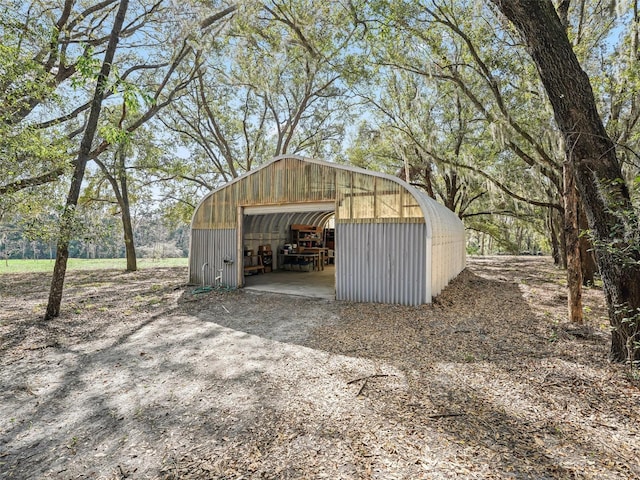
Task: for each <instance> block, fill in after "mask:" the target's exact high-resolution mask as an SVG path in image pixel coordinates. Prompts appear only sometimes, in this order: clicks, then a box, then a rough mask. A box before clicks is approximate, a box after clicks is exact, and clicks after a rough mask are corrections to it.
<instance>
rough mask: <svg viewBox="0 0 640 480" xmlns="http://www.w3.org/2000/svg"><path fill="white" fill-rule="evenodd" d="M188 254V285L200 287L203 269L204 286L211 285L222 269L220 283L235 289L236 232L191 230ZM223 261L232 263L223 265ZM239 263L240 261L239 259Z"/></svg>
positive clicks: (228, 230)
mask: <svg viewBox="0 0 640 480" xmlns="http://www.w3.org/2000/svg"><path fill="white" fill-rule="evenodd" d="M189 252H190V254H189V283H193V284H197V285H202V283H203V278H202V274H203V269H202V266H203V265H204V264H205V263H206V264H208V265H207V266H205V267H204V284H205V285H213V283H214V279H215V277H216V275H217V274H218V270H220V269H222V283H224V284H226V285H229V286H232V287H237V286H238V275H237V273H236V271H237V268H236V267H237V265H236V262H237V261H238V259H237V258H236V252H237V230H236V229H235V228H233V229H231V228H229V229H224V230H192V231H191V249H190V251H189ZM224 259H229V260H232V261H233V263H227V264H225V263H224ZM239 261H242V259H240V260H239Z"/></svg>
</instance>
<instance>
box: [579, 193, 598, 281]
mask: <svg viewBox="0 0 640 480" xmlns="http://www.w3.org/2000/svg"><path fill="white" fill-rule="evenodd" d="M579 207H580V208H579V209H578V227H579V228H580V261H581V262H582V285H583V286H585V287H589V286H592V285H594V282H595V276H596V272H597V271H598V265H597V264H596V258H595V256H594V255H593V245H592V244H591V241H589V236H588V235H587V234H586V233H585V230H588V229H589V225H588V223H587V214H586V213H585V211H584V206H583V205H582V203H581V204H580V206H579Z"/></svg>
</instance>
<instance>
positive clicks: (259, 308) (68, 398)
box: [0, 257, 640, 479]
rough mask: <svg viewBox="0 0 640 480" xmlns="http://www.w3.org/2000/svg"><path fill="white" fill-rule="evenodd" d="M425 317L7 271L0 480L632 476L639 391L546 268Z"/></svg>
mask: <svg viewBox="0 0 640 480" xmlns="http://www.w3.org/2000/svg"><path fill="white" fill-rule="evenodd" d="M469 263H470V265H469V268H468V269H467V270H466V271H465V272H463V273H462V274H461V275H460V277H459V278H458V279H457V280H456V281H455V282H454V283H453V284H452V285H451V286H450V287H448V288H447V290H446V291H445V292H444V293H443V294H442V295H441V296H440V297H438V299H437V302H436V303H435V304H434V305H430V306H421V307H401V306H393V305H372V304H353V303H345V302H334V301H327V300H318V299H311V298H301V297H294V296H286V295H274V294H260V293H255V292H248V291H244V292H243V291H239V292H230V293H215V292H210V293H204V294H193V293H192V292H193V289H192V288H191V287H187V286H185V285H184V284H183V281H184V278H185V275H186V272H185V270H184V269H180V268H173V269H171V268H170V269H147V270H142V271H139V272H136V273H134V274H125V273H122V272H119V271H94V272H73V273H71V274H70V275H69V277H68V280H67V283H66V294H65V299H64V305H63V315H62V316H61V317H60V318H59V319H56V320H54V321H52V322H48V323H44V322H42V321H40V320H39V318H40V317H41V316H42V313H43V311H44V306H45V302H46V296H47V292H48V288H47V283H48V281H49V278H48V276H46V275H42V274H37V275H1V276H0V302H1V304H2V310H1V311H0V334H1V335H2V344H1V346H0V355H1V357H0V366H1V372H0V385H1V389H0V478H17V479H38V478H43V479H44V478H47V479H49V478H53V479H77V478H87V479H96V478H99V479H123V478H130V479H151V478H162V479H174V478H175V479H177V478H183V479H192V478H197V479H241V478H242V479H293V478H296V479H298V478H300V479H303V478H304V479H307V478H309V479H315V478H329V479H367V478H376V479H450V478H465V479H466V478H482V479H487V478H499V479H525V478H531V479H541V478H554V479H555V478H558V479H567V478H589V479H632V478H640V468H639V467H638V466H637V458H639V457H640V390H639V389H638V383H637V382H635V383H634V381H633V379H631V378H630V377H629V375H628V374H627V373H626V372H625V370H624V368H623V367H620V366H614V365H610V364H609V363H608V362H607V358H606V357H607V349H608V339H609V335H608V329H607V323H606V319H605V318H604V310H603V299H602V295H601V292H600V291H598V290H597V289H592V290H588V291H587V292H586V304H587V306H586V309H585V310H586V312H587V318H588V320H589V326H588V328H577V327H573V326H571V325H567V324H565V322H564V313H565V308H566V307H565V305H566V295H565V294H564V289H563V288H562V284H563V283H564V282H563V274H562V272H559V271H557V270H555V269H554V268H553V266H552V265H551V264H550V261H549V259H547V258H538V257H491V258H477V259H471V260H470V262H469Z"/></svg>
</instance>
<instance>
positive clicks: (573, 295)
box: [563, 161, 583, 323]
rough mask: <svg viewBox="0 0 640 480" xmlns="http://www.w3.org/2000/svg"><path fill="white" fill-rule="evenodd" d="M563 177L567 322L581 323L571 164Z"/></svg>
mask: <svg viewBox="0 0 640 480" xmlns="http://www.w3.org/2000/svg"><path fill="white" fill-rule="evenodd" d="M563 177H564V194H563V196H564V238H565V248H566V251H567V288H568V291H569V295H568V297H569V320H570V321H571V322H573V323H582V322H583V318H582V262H581V261H580V241H579V239H578V235H579V233H580V232H579V230H578V192H577V191H576V182H575V179H574V175H573V168H572V165H571V162H569V161H565V162H564V165H563Z"/></svg>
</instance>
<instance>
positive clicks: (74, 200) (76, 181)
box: [44, 0, 129, 320]
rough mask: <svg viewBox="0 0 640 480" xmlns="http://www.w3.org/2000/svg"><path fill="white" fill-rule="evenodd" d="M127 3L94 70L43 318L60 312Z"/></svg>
mask: <svg viewBox="0 0 640 480" xmlns="http://www.w3.org/2000/svg"><path fill="white" fill-rule="evenodd" d="M128 4H129V0H121V1H120V6H119V7H118V12H117V14H116V18H115V20H114V22H113V28H112V30H111V36H110V38H109V44H108V45H107V49H106V51H105V54H104V60H103V62H102V67H101V68H100V73H99V74H98V80H97V83H96V90H95V93H94V95H93V100H92V101H91V111H90V113H89V119H88V120H87V126H86V128H85V132H84V136H83V137H82V142H81V143H80V152H79V153H78V160H77V162H76V164H75V168H74V171H73V177H72V179H71V187H70V188H69V194H68V195H67V203H66V205H65V209H64V212H63V214H62V218H61V224H60V236H59V238H58V244H57V247H56V263H55V265H54V267H53V277H52V279H51V289H50V291H49V303H48V304H47V311H46V313H45V316H44V318H45V320H50V319H52V318H55V317H57V316H58V315H60V304H61V303H62V290H63V287H64V278H65V275H66V272H67V260H68V259H69V241H70V240H71V235H72V233H73V225H74V220H75V211H76V206H77V205H78V198H79V197H80V188H81V186H82V180H83V178H84V171H85V168H86V166H87V161H88V160H89V152H90V151H91V144H92V143H93V138H94V136H95V133H96V130H97V128H98V119H99V117H100V110H101V109H102V100H103V99H104V93H105V88H106V85H107V80H108V78H109V73H110V72H111V64H112V63H113V57H114V55H115V51H116V48H117V46H118V40H119V37H120V31H121V30H122V24H123V23H124V19H125V16H126V13H127V7H128Z"/></svg>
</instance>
